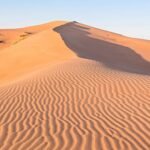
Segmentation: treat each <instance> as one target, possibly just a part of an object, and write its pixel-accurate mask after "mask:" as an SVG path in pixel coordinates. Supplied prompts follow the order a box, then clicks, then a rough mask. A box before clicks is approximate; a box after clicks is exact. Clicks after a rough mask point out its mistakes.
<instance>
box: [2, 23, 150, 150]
mask: <svg viewBox="0 0 150 150" xmlns="http://www.w3.org/2000/svg"><path fill="white" fill-rule="evenodd" d="M26 29H27V28H26ZM29 29H30V31H31V30H32V31H39V32H38V33H36V34H34V35H31V36H29V37H28V38H26V39H24V40H22V41H19V43H17V44H16V45H13V46H9V47H8V48H3V49H2V51H0V70H1V72H0V82H1V83H3V81H4V80H5V81H7V82H4V83H3V85H2V84H1V85H0V149H1V150H33V149H34V150H82V149H83V150H149V148H150V141H149V139H150V126H149V124H150V109H149V108H150V92H149V89H150V63H149V60H150V59H149V56H148V54H149V51H148V49H149V47H150V42H149V41H145V40H138V39H132V38H128V37H124V36H122V35H119V34H114V33H111V32H107V31H103V30H98V29H96V28H92V27H89V26H86V25H82V24H79V23H77V22H72V23H67V24H65V22H57V23H54V24H53V25H52V26H51V24H46V25H42V27H41V26H36V27H29V28H28V31H29ZM141 47H142V48H141ZM76 55H77V56H78V57H77V56H76ZM19 77H20V78H19Z"/></svg>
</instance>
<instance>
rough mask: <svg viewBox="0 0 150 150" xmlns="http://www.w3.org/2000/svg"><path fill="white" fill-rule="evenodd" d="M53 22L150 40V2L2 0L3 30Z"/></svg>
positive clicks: (149, 0) (1, 26)
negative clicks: (78, 23) (96, 28)
mask: <svg viewBox="0 0 150 150" xmlns="http://www.w3.org/2000/svg"><path fill="white" fill-rule="evenodd" d="M53 20H68V21H78V22H81V23H85V24H88V25H92V26H95V27H98V28H102V29H106V30H110V31H113V32H117V33H121V34H124V35H128V36H132V37H139V38H146V39H150V0H0V28H14V27H23V26H28V25H35V24H41V23H45V22H49V21H53Z"/></svg>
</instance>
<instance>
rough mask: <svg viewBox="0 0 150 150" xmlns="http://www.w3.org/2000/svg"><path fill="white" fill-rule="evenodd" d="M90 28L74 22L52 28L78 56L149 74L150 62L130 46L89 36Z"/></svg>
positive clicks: (124, 69) (123, 69)
mask: <svg viewBox="0 0 150 150" xmlns="http://www.w3.org/2000/svg"><path fill="white" fill-rule="evenodd" d="M89 30H90V28H88V27H83V26H80V25H79V24H78V23H76V22H71V23H67V24H65V25H62V26H59V27H56V28H54V31H55V32H57V33H59V34H60V35H61V37H62V39H63V40H64V42H65V44H66V45H67V46H68V47H69V48H70V49H71V50H73V51H74V52H75V53H76V54H77V55H78V56H79V57H81V58H86V59H91V60H96V61H98V62H101V63H103V64H104V65H106V66H107V67H109V68H111V69H116V70H120V71H124V72H129V73H136V74H143V75H150V62H148V61H146V60H145V59H144V58H142V57H141V56H140V55H139V54H137V53H136V52H135V51H134V50H132V49H131V48H128V47H125V46H122V45H117V44H113V43H110V42H107V41H103V40H100V39H96V38H93V37H91V36H90V32H89Z"/></svg>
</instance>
